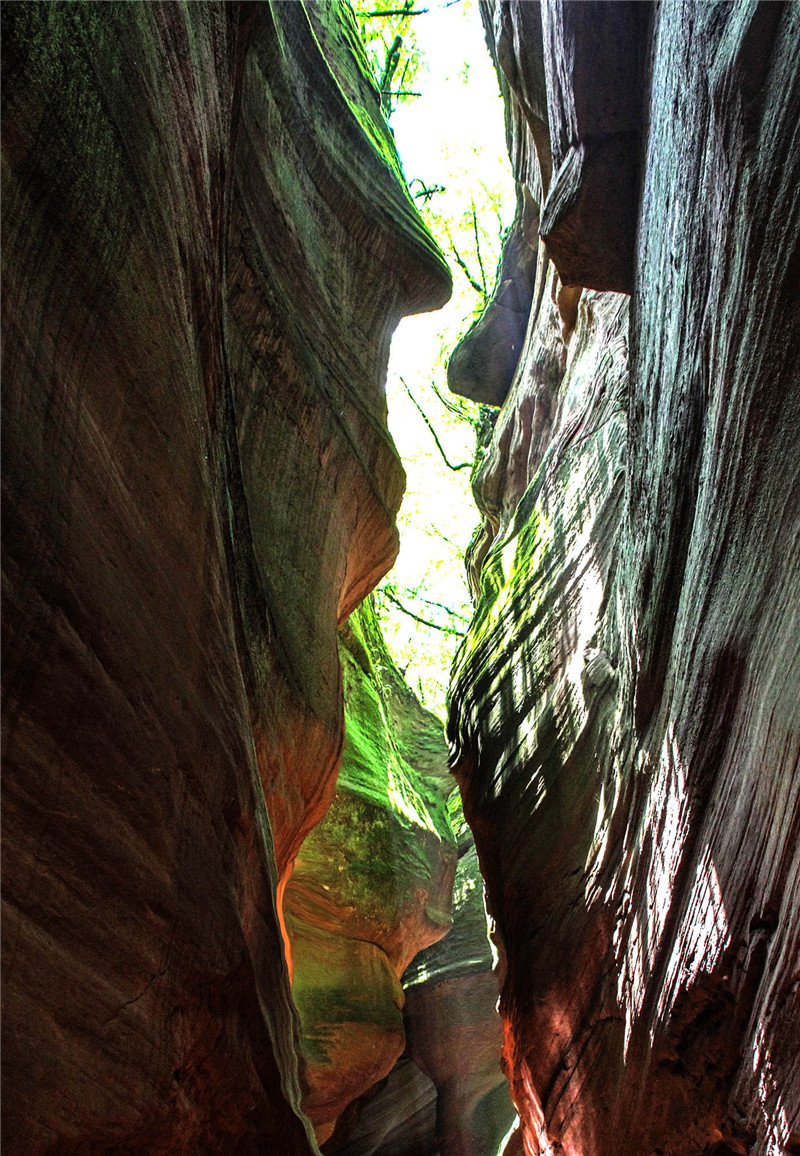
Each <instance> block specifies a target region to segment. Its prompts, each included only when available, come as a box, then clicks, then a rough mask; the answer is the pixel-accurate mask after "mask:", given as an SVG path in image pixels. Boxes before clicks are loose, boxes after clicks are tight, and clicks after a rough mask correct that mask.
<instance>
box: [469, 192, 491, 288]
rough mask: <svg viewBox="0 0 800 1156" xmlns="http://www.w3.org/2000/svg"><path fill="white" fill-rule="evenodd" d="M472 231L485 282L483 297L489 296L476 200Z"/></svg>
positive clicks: (479, 265)
mask: <svg viewBox="0 0 800 1156" xmlns="http://www.w3.org/2000/svg"><path fill="white" fill-rule="evenodd" d="M472 231H473V233H474V234H475V252H476V253H477V254H478V267H479V269H480V271H481V282H482V283H483V299H484V301H485V300H486V298H487V297H488V293H487V291H486V271H485V269H484V268H483V260H482V259H481V242H480V237H479V236H478V214H477V213H476V212H475V202H474V201H473V202H472Z"/></svg>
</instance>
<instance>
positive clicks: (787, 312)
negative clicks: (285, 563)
mask: <svg viewBox="0 0 800 1156" xmlns="http://www.w3.org/2000/svg"><path fill="white" fill-rule="evenodd" d="M637 7H639V8H641V9H646V6H644V5H642V6H636V5H633V6H629V5H622V4H620V5H616V4H609V5H597V4H591V5H581V4H569V3H561V2H560V0H549V2H548V3H543V4H542V5H541V9H540V10H539V7H538V6H534V5H532V4H531V5H527V4H519V5H517V4H513V3H511V4H507V3H497V4H487V5H485V6H484V12H485V16H486V23H487V26H488V29H489V32H490V35H491V36H492V37H493V44H494V52H495V56H496V59H497V60H498V62H499V63H500V66H501V68H502V69H503V71H504V78H505V81H504V83H506V85H507V87H508V88H509V89H510V90H511V94H512V97H513V99H512V100H511V101H510V105H509V125H510V132H509V137H510V140H511V143H512V146H513V147H512V159H514V161H515V164H516V172H517V176H518V179H519V180H520V181H521V182H524V183H525V184H526V185H527V186H528V188H529V191H530V193H531V196H532V197H533V198H534V199H538V198H539V197H540V196H541V195H542V192H543V194H544V197H545V198H546V200H545V203H544V205H543V210H542V221H541V224H540V230H541V232H542V233H544V234H545V238H546V242H547V248H546V249H545V248H543V249H542V250H541V253H540V264H539V270H538V274H537V277H538V278H539V280H540V283H541V285H542V292H541V294H539V293H537V292H535V293H534V295H533V306H532V310H531V316H530V320H529V326H528V331H527V338H526V344H525V347H524V349H523V352H522V355H521V359H520V362H519V366H518V369H517V373H516V375H515V378H514V380H513V382H512V384H511V386H510V389H509V393H508V396H507V398H506V401H505V404H504V406H503V409H502V410H501V412H500V414H499V416H498V420H497V424H496V428H495V436H494V441H493V444H492V446H491V447H490V450H489V452H488V453H487V456H486V459H485V461H484V463H483V466H482V468H481V472H480V475H479V476H478V478H477V481H476V487H475V489H476V498H477V501H478V504H479V506H480V508H481V510H482V511H483V514H484V519H485V520H484V526H483V531H482V536H481V538H480V539H479V540H478V541H477V543H476V546H475V548H474V550H473V553H472V560H471V561H472V566H473V576H474V579H475V580H476V581H477V583H478V584H479V601H478V606H477V613H476V617H475V620H474V622H473V625H472V628H471V631H470V634H469V636H468V638H467V640H466V641H465V644H464V646H463V648H462V650H461V652H460V654H459V656H458V658H457V662H456V667H455V672H454V682H453V689H452V709H451V720H450V735H451V740H452V744H453V757H454V764H455V768H456V772H457V775H458V777H459V779H460V781H461V784H462V790H463V792H464V805H465V811H466V814H467V817H468V819H469V821H470V824H471V826H472V829H473V832H474V834H475V839H476V843H477V847H478V852H479V855H480V859H481V864H482V868H483V870H484V874H485V877H486V880H487V887H488V899H489V903H490V907H491V911H492V914H493V916H494V918H495V920H496V924H497V934H498V939H499V940H500V941H501V942H502V945H503V948H504V956H505V961H504V966H505V980H504V984H503V994H502V1000H501V1012H502V1015H503V1018H504V1021H505V1025H506V1044H505V1061H506V1064H507V1070H508V1075H509V1079H510V1081H511V1086H512V1091H513V1094H514V1098H515V1101H516V1103H517V1105H518V1108H519V1112H520V1117H521V1120H522V1127H521V1130H520V1132H519V1134H518V1135H517V1136H516V1137H515V1139H514V1140H513V1141H512V1143H511V1144H510V1145H509V1148H508V1151H509V1152H512V1151H513V1152H515V1153H517V1152H519V1153H521V1152H523V1151H524V1152H525V1153H527V1154H528V1156H532V1154H534V1153H549V1152H554V1151H558V1152H563V1153H565V1154H569V1156H590V1154H591V1156H611V1154H614V1156H619V1154H623V1156H624V1154H626V1153H628V1154H630V1156H643V1154H647V1156H650V1154H651V1153H669V1154H670V1156H711V1154H712V1153H713V1154H714V1156H734V1154H735V1156H745V1154H749V1156H778V1154H782V1153H790V1152H795V1151H798V1150H800V1067H799V1066H798V1064H799V1063H800V1053H799V1052H798V1048H797V1042H796V1041H797V1040H798V1039H800V1008H799V1006H798V982H800V981H798V975H799V974H800V861H799V860H798V854H799V852H798V846H800V647H799V646H798V639H799V638H800V604H799V601H798V590H799V589H800V522H799V521H798V510H800V504H799V501H798V500H799V499H800V491H798V479H799V478H800V441H798V437H797V431H798V430H799V429H800V372H799V371H798V370H799V366H798V350H799V349H800V309H799V301H800V290H798V285H800V256H799V255H798V239H799V238H800V140H799V139H798V131H799V130H798V125H800V47H799V46H800V9H798V7H797V5H777V4H753V5H746V6H733V5H699V4H693V3H686V4H683V3H676V4H664V5H658V6H656V7H655V8H654V10H653V11H652V12H650V11H647V15H646V19H645V15H644V13H643V12H639V13H635V12H632V9H635V8H637ZM537 11H540V17H539V18H540V21H541V26H540V28H539V29H538V31H537V30H536V29H535V28H534V29H533V31H531V29H530V27H529V26H530V25H531V23H532V22H533V23H534V24H535V19H536V17H535V15H534V13H535V12H537ZM620 20H621V21H623V22H625V21H631V20H632V21H633V22H634V24H636V25H637V27H636V28H635V29H634V28H631V29H629V32H630V36H628V34H627V33H626V34H625V35H622V34H621V35H620V37H616V36H614V37H612V38H611V40H610V41H608V40H606V39H605V37H604V36H600V35H599V33H598V36H597V37H596V38H595V39H596V46H595V48H594V49H592V46H591V45H590V44H589V43H582V38H583V37H590V36H592V35H594V34H593V32H592V30H593V29H595V30H596V29H597V28H598V27H600V28H602V27H606V26H607V25H608V24H609V22H611V24H616V22H618V21H620ZM641 37H644V40H642V39H641ZM631 38H632V39H633V40H635V41H636V44H637V49H636V52H637V54H638V55H637V59H639V60H649V66H648V67H647V68H646V69H645V71H644V73H643V74H642V86H641V89H640V91H641V93H642V102H643V112H642V113H641V115H640V114H636V115H634V114H633V111H632V110H633V109H634V105H635V100H633V98H632V96H631V89H630V85H629V84H628V81H632V80H633V79H634V77H633V76H632V75H631V76H629V77H627V79H626V83H625V84H622V85H617V84H616V83H610V78H611V79H613V78H614V77H615V76H617V75H619V74H620V72H621V71H622V72H624V71H625V69H626V67H627V66H626V65H625V60H626V59H627V58H628V55H629V46H630V43H631ZM538 43H541V45H542V48H541V52H540V53H538V54H537V49H536V45H537V44H538ZM598 45H600V46H602V45H605V47H604V48H603V51H602V52H600V51H598V50H597V46H598ZM626 46H628V47H626ZM631 51H632V50H631ZM620 54H621V55H620ZM571 61H572V62H573V64H574V67H573V66H572V65H571V64H570V62H571ZM582 62H583V63H582ZM602 71H604V72H605V76H606V78H607V80H609V83H601V84H600V87H599V88H598V87H596V85H597V78H598V74H599V73H600V72H602ZM542 76H544V78H545V94H546V111H547V115H546V116H544V115H543V113H542V111H541V107H538V111H537V110H536V108H534V105H535V100H539V101H540V100H541V92H542V80H541V78H542ZM592 77H594V79H592ZM601 79H602V78H601ZM536 94H539V95H538V96H536ZM634 96H635V91H634ZM600 97H602V99H599V98H600ZM598 100H599V103H597V101H598ZM632 100H633V103H632ZM523 108H528V109H533V111H534V112H535V116H533V115H531V116H526V117H521V116H520V109H523ZM581 109H583V110H585V116H586V117H587V118H588V120H582V115H583V114H581V112H580V110H581ZM573 111H574V112H575V113H576V115H577V120H576V121H575V123H574V124H573V129H574V130H575V131H574V132H571V133H570V132H566V130H565V129H564V126H565V125H568V124H570V123H572V118H573ZM637 117H639V119H638V120H637ZM592 118H599V120H600V121H601V122H602V123H601V124H599V127H598V129H597V131H598V132H600V133H602V132H604V131H605V130H604V129H603V125H608V126H616V128H614V129H613V133H612V135H613V134H616V133H619V134H620V138H619V139H620V140H622V139H623V138H624V141H625V142H626V143H625V147H626V149H628V148H629V147H630V146H631V144H632V141H633V139H634V136H635V134H636V132H637V131H638V129H637V127H636V125H637V123H638V124H644V125H646V126H647V127H646V133H645V136H644V139H643V141H642V148H641V152H640V154H639V155H638V157H634V161H635V162H636V163H638V164H639V166H640V171H641V173H642V177H641V186H640V189H639V192H640V195H639V197H638V207H637V204H636V203H633V204H631V201H630V191H631V185H630V169H629V168H626V167H625V166H624V165H620V170H619V177H620V180H621V186H620V188H616V187H613V188H611V189H610V190H608V192H609V196H610V197H611V198H612V200H614V201H615V203H616V204H617V205H618V206H622V205H623V204H627V205H628V209H626V210H625V217H624V219H625V221H626V222H627V224H626V226H625V230H623V232H624V233H625V235H626V236H628V237H629V238H632V237H633V232H632V231H631V227H632V224H635V223H636V220H637V214H638V233H637V237H636V244H635V248H631V249H629V250H627V252H628V256H626V255H625V252H624V251H623V250H622V249H620V251H619V252H618V253H617V260H618V263H619V268H620V269H622V268H623V267H624V266H625V263H626V262H627V261H630V269H631V272H632V280H631V285H632V286H633V287H634V292H633V296H632V299H631V302H630V320H629V302H628V298H627V297H626V296H623V295H620V294H614V293H607V292H599V291H598V290H605V289H607V288H608V287H609V284H610V283H611V284H612V285H613V287H615V288H618V287H619V288H621V287H624V284H625V278H624V277H620V278H616V276H615V278H614V279H613V280H612V279H610V278H608V277H607V276H606V274H607V272H608V269H609V268H610V265H609V264H608V263H607V262H606V258H607V257H609V254H610V245H609V232H608V225H609V221H608V219H607V218H603V216H602V214H600V215H599V216H598V215H597V214H596V213H595V211H594V210H593V209H592V210H591V211H588V212H584V207H586V206H588V207H591V206H592V205H593V204H594V193H593V192H592V185H591V182H589V183H588V184H586V186H585V199H583V193H582V192H581V189H583V188H584V186H583V180H584V176H583V175H582V174H584V173H587V172H588V170H587V169H581V170H580V173H579V174H578V176H577V177H576V180H577V186H576V187H577V190H578V191H577V193H576V199H575V201H574V202H573V203H574V204H575V205H576V206H577V210H576V211H577V217H575V218H574V224H575V229H576V232H575V233H574V234H573V233H571V232H570V229H568V228H566V224H567V222H568V220H569V216H568V215H565V216H564V218H563V220H564V223H565V226H564V230H563V235H562V237H561V238H560V239H559V242H558V244H555V243H554V230H553V229H552V227H551V226H550V225H548V220H549V217H548V213H549V212H550V210H551V209H552V210H553V212H555V209H554V208H553V205H554V201H553V197H554V194H555V191H557V189H558V186H559V181H560V179H561V178H560V177H559V176H558V175H556V176H553V177H552V178H551V176H550V174H549V173H548V171H547V165H546V163H545V164H544V165H543V166H542V168H543V171H542V173H541V176H540V177H537V178H536V180H532V178H531V177H530V157H531V156H533V155H536V154H538V156H539V158H542V157H545V158H546V157H547V156H548V155H550V156H551V157H552V158H553V169H554V170H555V171H556V172H557V173H558V172H559V171H561V172H563V173H565V174H566V175H567V176H568V175H569V172H571V170H569V172H568V171H567V170H568V169H569V163H570V162H569V155H570V150H573V151H575V152H576V153H577V151H580V148H581V147H582V145H581V140H582V136H581V133H582V131H583V130H582V129H581V124H589V123H590V122H591V120H592ZM543 124H547V125H548V133H549V134H551V135H550V136H549V137H548V138H547V140H545V141H544V142H543V140H542V126H543ZM554 133H555V134H556V135H555V136H553V135H552V134H554ZM556 138H557V139H556ZM548 146H549V154H548ZM559 150H560V153H559ZM587 155H588V153H587ZM559 158H560V159H559ZM565 166H566V167H565ZM579 168H580V166H577V167H576V169H575V173H578V169H579ZM589 175H591V174H589ZM564 179H565V180H566V176H565V177H564ZM570 179H571V178H570ZM587 179H588V178H587ZM607 180H611V181H612V184H613V183H614V174H613V166H612V168H610V169H609V170H608V171H607V174H606V177H604V181H607ZM603 187H604V188H605V187H606V186H605V185H604V186H603ZM618 197H619V199H616V198H618ZM626 198H627V200H626ZM601 203H602V198H601ZM631 213H632V214H633V216H631V215H630V214H631ZM555 216H556V219H557V218H558V213H557V212H556V213H555ZM620 219H621V218H620ZM573 247H574V249H573ZM613 247H614V246H611V248H613ZM548 250H549V253H550V256H551V257H552V260H553V261H554V263H555V266H556V268H555V269H554V268H553V267H552V266H550V265H549V261H550V257H548ZM587 253H588V254H590V255H591V254H594V256H596V257H597V259H598V260H597V263H596V264H594V263H593V260H587V259H586V255H587ZM573 257H575V259H576V261H577V262H578V263H577V265H576V266H575V268H573V266H572V265H571V260H572V258H573ZM601 258H602V260H601ZM575 269H577V270H578V271H577V272H576V271H575ZM557 273H560V274H561V275H562V276H561V277H560V278H559V277H558V276H557ZM572 281H574V282H575V283H576V288H579V289H582V292H581V293H580V294H575V293H574V292H572V295H566V294H565V289H564V287H563V285H562V282H572ZM576 304H577V309H576ZM573 324H574V330H573Z"/></svg>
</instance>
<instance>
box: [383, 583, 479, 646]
mask: <svg viewBox="0 0 800 1156" xmlns="http://www.w3.org/2000/svg"><path fill="white" fill-rule="evenodd" d="M380 593H381V594H382V595H383V596H384V598H388V599H389V601H390V602H391V603H392V604H393V605H394V606H396V607H397V609H398V610H402V612H403V614H407V615H408V617H409V618H413V619H414V621H415V622H419V624H420V625H421V626H429V627H430V628H431V629H432V630H441V632H442V634H457V635H458V636H459V638H463V636H464V631H463V630H454V629H453V628H452V626H440V625H439V623H438V622H431V621H430V619H429V618H420V616H419V614H414V612H413V611H412V610H409V609H408V607H406V606H404V605H403V603H402V602H401V601H400V599H399V598H396V597H395V596H394V594H391V593H390V592H389V591H388V590H386V589H383V590H381V591H380Z"/></svg>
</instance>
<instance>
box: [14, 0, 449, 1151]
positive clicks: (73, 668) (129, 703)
mask: <svg viewBox="0 0 800 1156" xmlns="http://www.w3.org/2000/svg"><path fill="white" fill-rule="evenodd" d="M3 18H4V24H3V86H4V106H3V162H4V163H3V213H4V246H3V336H4V348H5V365H4V374H3V441H4V453H3V500H4V554H3V595H4V600H3V613H4V620H5V623H4V631H3V675H4V689H5V715H4V726H5V758H4V768H3V769H4V774H3V790H4V805H3V847H4V896H3V899H4V953H3V967H4V980H3V996H4V1005H5V1006H4V1019H3V1027H4V1046H3V1066H4V1076H5V1089H4V1093H5V1094H4V1103H3V1107H4V1112H3V1129H4V1151H5V1152H8V1153H9V1156H14V1154H20V1156H36V1154H37V1153H44V1152H48V1153H66V1152H71V1153H77V1152H80V1153H86V1154H88V1153H97V1154H98V1156H99V1154H100V1153H103V1154H105V1153H110V1152H117V1153H123V1152H124V1153H147V1154H148V1156H155V1154H157V1153H167V1152H169V1153H177V1152H186V1153H189V1152H191V1153H197V1152H215V1153H232V1152H237V1153H240V1154H244V1153H251V1152H252V1153H255V1152H259V1153H263V1152H265V1151H271V1152H280V1153H286V1154H289V1153H298V1154H299V1153H307V1152H309V1151H311V1150H312V1148H313V1142H312V1140H311V1138H310V1132H309V1128H308V1123H307V1121H304V1119H303V1117H302V1115H301V1113H300V1112H299V1107H298V1105H299V1085H298V1080H297V1071H296V1052H295V1045H296V1036H297V1026H296V1019H295V1014H294V1011H293V1008H292V1003H291V999H290V996H289V986H288V977H287V971H286V967H285V963H284V957H283V946H282V940H281V934H280V930H279V915H278V913H279V907H280V899H279V897H278V898H276V891H278V895H279V890H278V889H279V881H280V879H281V876H282V874H284V873H285V871H286V870H287V868H288V865H289V864H290V863H291V861H292V859H293V858H294V856H295V854H296V852H297V849H298V847H299V846H300V843H301V841H302V839H303V837H304V835H305V834H306V833H307V832H308V830H310V828H311V827H312V826H313V824H314V822H315V821H316V820H317V819H318V818H319V816H320V815H321V814H322V813H323V812H324V810H325V807H326V806H327V804H328V801H329V799H330V797H331V794H332V791H333V785H334V776H335V771H336V768H337V764H338V758H339V753H340V749H341V744H342V694H341V678H340V672H339V665H338V659H337V652H336V628H337V625H338V624H339V622H340V621H342V620H343V619H344V618H345V617H346V615H347V614H348V613H349V611H350V610H351V609H352V607H353V606H354V605H355V604H356V603H357V602H358V601H359V600H360V599H361V598H362V597H363V596H364V594H365V593H367V591H368V590H369V589H370V588H371V586H372V585H373V584H374V582H375V581H376V580H377V579H378V577H379V576H380V575H381V574H382V573H383V572H384V571H385V570H386V569H387V568H388V567H389V566H390V564H391V562H392V560H393V557H394V554H395V550H396V531H395V528H394V514H395V511H396V509H397V505H398V503H399V501H400V496H401V493H402V489H403V475H402V470H401V467H400V464H399V461H398V459H397V456H396V454H395V451H394V448H393V446H392V443H391V440H390V438H389V436H388V434H387V432H386V428H385V421H384V419H385V401H384V397H383V389H382V380H383V375H384V373H385V368H386V358H387V353H388V344H389V339H390V335H391V332H392V329H393V327H394V325H395V324H396V322H397V320H398V319H399V318H400V316H402V315H403V314H404V313H407V312H409V311H414V310H417V309H423V308H430V307H432V306H434V305H436V304H438V303H440V302H442V301H443V300H444V299H445V297H446V295H447V292H448V277H447V273H446V270H445V269H444V267H443V265H442V263H441V260H440V258H439V256H438V255H437V253H436V251H435V249H434V247H433V245H432V243H431V241H430V239H429V238H428V236H427V234H426V233H425V232H424V229H423V228H422V226H421V223H420V221H419V219H418V217H417V216H416V214H415V212H414V210H413V207H412V203H411V201H410V199H409V198H408V196H407V194H406V192H405V190H404V187H403V185H402V184H401V182H400V180H399V179H398V175H397V174H398V171H399V170H398V166H397V162H396V158H395V157H394V152H393V147H392V145H391V141H390V138H389V136H388V134H387V132H386V129H385V127H384V126H383V125H382V122H381V120H380V117H379V114H378V99H377V94H376V92H375V90H374V88H373V86H372V84H371V82H370V81H369V80H368V78H367V76H366V73H365V71H364V69H363V67H362V64H361V63H360V57H359V53H360V49H359V48H358V47H357V45H356V37H355V32H354V29H353V26H352V23H351V22H350V21H349V18H347V16H346V14H345V13H344V10H341V11H340V9H339V6H338V5H319V6H317V5H308V6H306V5H304V4H300V3H294V4H277V5H266V4H246V3H243V4H239V3H227V4H223V3H216V2H206V3H203V4H190V5H188V6H182V5H178V4H172V3H164V4H161V3H154V4H115V5H94V4H88V5H62V4H41V5H40V4H15V5H9V6H7V7H6V8H5V9H4V17H3Z"/></svg>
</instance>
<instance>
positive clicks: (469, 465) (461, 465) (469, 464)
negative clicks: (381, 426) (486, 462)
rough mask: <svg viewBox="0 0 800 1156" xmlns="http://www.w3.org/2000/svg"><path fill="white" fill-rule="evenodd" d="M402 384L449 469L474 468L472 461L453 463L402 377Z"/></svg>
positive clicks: (456, 470)
mask: <svg viewBox="0 0 800 1156" xmlns="http://www.w3.org/2000/svg"><path fill="white" fill-rule="evenodd" d="M400 384H401V385H402V387H403V389H404V390H405V391H406V393H407V394H408V396H409V397H410V398H411V400H412V401H413V403H414V405H415V406H416V407H417V409H418V411H419V414H420V416H421V418H422V420H423V421H424V422H425V425H426V426H427V427H428V429H429V430H430V431H431V436H432V437H433V440H434V441H435V442H436V448H437V450H438V451H439V453H440V454H441V455H442V461H443V462H444V464H445V465H446V466H447V468H448V470H452V471H453V472H454V473H457V472H458V470H471V469H472V462H459V464H458V465H457V466H454V465H453V463H452V462H451V461H450V460H449V458H448V457H447V454H446V453H445V452H444V447H443V446H442V443H441V442H440V441H439V438H438V437H437V436H436V430H435V429H434V428H433V426H432V425H431V422H430V419H429V418H428V415H427V414H426V413H425V410H424V409H423V408H422V406H421V405H420V404H419V402H418V401H417V399H416V398H415V397H414V394H413V393H412V392H411V390H410V389H409V388H408V386H407V385H406V383H405V382H404V381H403V379H402V377H401V378H400Z"/></svg>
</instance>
